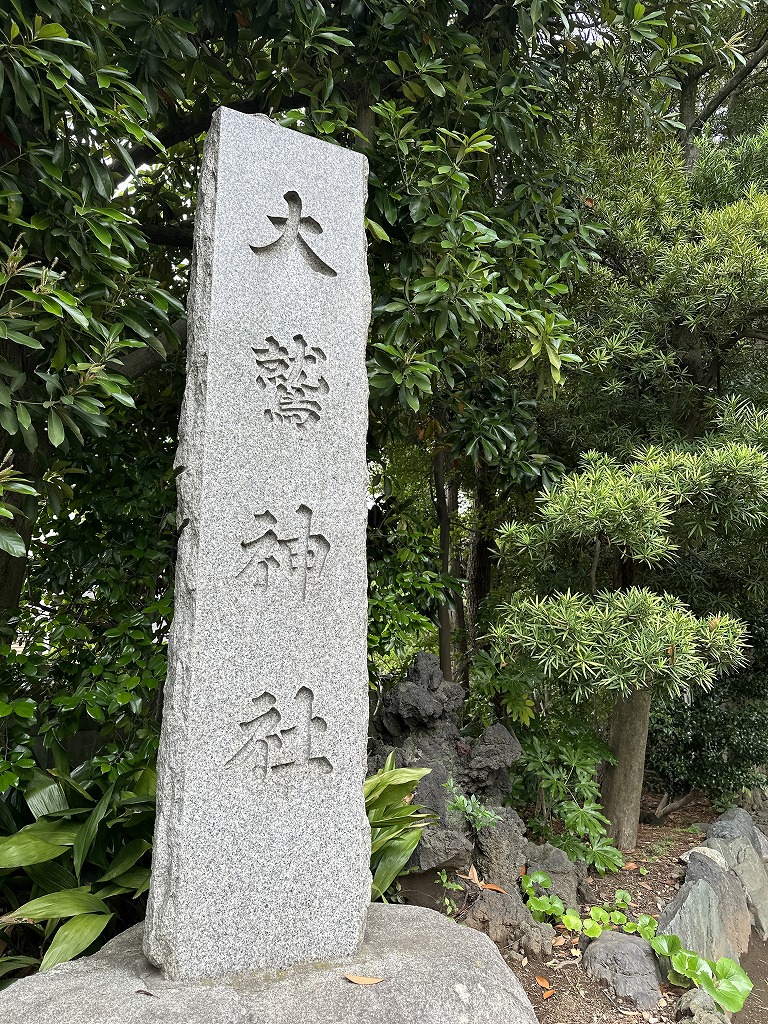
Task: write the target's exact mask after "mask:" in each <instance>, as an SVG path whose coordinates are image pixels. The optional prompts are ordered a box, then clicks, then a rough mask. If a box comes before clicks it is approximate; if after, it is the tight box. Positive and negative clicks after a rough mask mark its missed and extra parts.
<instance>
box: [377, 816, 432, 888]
mask: <svg viewBox="0 0 768 1024" xmlns="http://www.w3.org/2000/svg"><path fill="white" fill-rule="evenodd" d="M420 838H421V830H420V829H414V831H413V832H409V833H406V834H405V835H402V836H399V837H398V838H397V839H393V840H392V842H391V843H389V844H388V845H387V846H385V847H384V850H383V851H382V854H381V857H380V858H379V860H378V862H377V864H376V867H375V869H374V872H373V882H372V884H371V896H372V898H373V899H374V900H377V899H381V897H382V896H383V895H384V893H385V892H386V891H387V889H388V888H389V887H390V885H391V884H392V883H393V882H394V880H395V879H396V878H397V876H398V875H399V874H400V872H401V871H402V870H403V868H404V867H405V865H406V864H407V863H408V861H409V860H410V858H411V854H412V853H413V851H414V850H415V849H416V847H417V846H418V843H419V839H420Z"/></svg>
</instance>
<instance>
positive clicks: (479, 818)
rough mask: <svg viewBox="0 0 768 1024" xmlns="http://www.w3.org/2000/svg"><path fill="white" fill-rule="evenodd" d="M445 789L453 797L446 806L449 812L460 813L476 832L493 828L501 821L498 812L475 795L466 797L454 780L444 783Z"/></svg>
mask: <svg viewBox="0 0 768 1024" xmlns="http://www.w3.org/2000/svg"><path fill="white" fill-rule="evenodd" d="M443 788H444V789H447V790H448V792H449V794H450V796H451V800H450V801H449V803H448V804H447V805H446V807H447V809H448V810H449V811H460V812H461V813H462V814H463V815H464V817H465V818H466V819H467V822H468V823H469V825H470V827H471V828H472V830H473V831H474V832H479V831H480V830H481V829H484V828H492V827H494V826H495V825H498V824H499V822H500V821H501V818H500V817H499V815H498V814H497V813H496V811H492V810H491V809H490V807H486V806H485V804H483V803H482V802H481V801H480V800H478V798H477V796H475V794H474V793H473V794H472V795H471V796H469V797H468V796H465V795H464V794H463V793H462V792H461V791H460V790H459V788H458V786H457V785H456V783H455V782H454V781H453V779H448V781H447V782H444V783H443Z"/></svg>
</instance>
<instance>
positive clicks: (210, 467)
mask: <svg viewBox="0 0 768 1024" xmlns="http://www.w3.org/2000/svg"><path fill="white" fill-rule="evenodd" d="M366 188H367V164H366V161H365V158H364V157H363V156H362V155H361V154H360V153H357V152H352V151H350V150H346V149H344V148H342V147H341V146H336V145H330V144H329V143H326V142H323V141H321V140H319V139H315V138H312V137H310V136H308V135H304V134H300V133H298V132H294V131H290V130H288V129H285V128H280V127H278V126H277V125H276V124H274V123H273V122H271V121H269V120H268V119H267V118H259V117H252V116H249V115H247V114H243V113H239V112H237V111H235V110H227V109H222V110H219V111H218V112H217V113H216V115H215V116H214V119H213V123H212V126H211V130H210V132H209V133H208V139H207V142H206V147H205V158H204V167H203V171H202V177H201V183H200V202H199V207H198V212H197V218H196V228H195V244H194V273H193V277H192V283H191V288H190V310H189V330H188V339H189V340H188V352H187V362H188V374H187V386H186V392H185V398H184V405H183V410H182V418H181V425H180V437H181V444H180V448H179V452H178V456H177V466H178V467H179V468H180V470H181V472H180V473H179V475H178V480H177V483H178V492H179V519H178V521H179V523H184V524H185V525H184V527H183V529H182V530H181V534H180V541H179V550H178V559H177V564H176V606H175V615H174V622H173V637H172V643H171V647H170V650H169V672H168V680H167V683H166V686H165V701H164V703H165V706H164V713H163V725H162V738H161V742H160V755H159V764H158V794H157V797H158V808H157V810H158V814H157V826H156V833H155V845H154V863H153V875H152V888H151V890H150V895H149V905H148V916H147V928H146V934H145V948H146V953H147V956H148V957H149V959H151V960H152V962H153V963H156V964H158V965H163V967H164V968H165V970H166V972H167V974H168V977H170V978H176V979H181V978H195V977H203V976H212V977H215V976H219V975H223V974H227V973H230V972H236V971H243V970H250V969H254V968H260V967H263V968H277V967H286V966H289V965H291V964H295V963H302V962H308V961H311V960H316V959H330V958H337V957H341V956H344V955H347V954H351V953H352V952H353V951H354V950H355V949H356V948H357V946H358V943H359V942H360V939H361V937H362V934H363V928H364V925H365V914H366V911H367V907H368V902H369V900H370V889H369V884H370V874H369V851H370V828H369V826H368V822H367V819H366V815H365V808H364V804H363V793H362V781H363V776H364V772H365V750H366V738H367V736H366V734H367V707H368V686H367V671H366V584H367V579H366V552H365V541H366V520H367V496H368V473H367V467H366V460H365V435H366V430H367V423H368V404H367V395H368V384H367V376H366V370H365V345H366V339H367V333H368V323H369V319H370V286H369V282H368V273H367V269H366V242H365V230H364V225H363V214H364V207H365V197H366ZM320 229H324V230H323V233H322V234H320V233H319V230H320ZM302 232H303V233H302ZM132 1002H135V1000H132ZM148 1002H152V1001H151V1000H148ZM145 1012H149V1013H151V1012H152V1011H145Z"/></svg>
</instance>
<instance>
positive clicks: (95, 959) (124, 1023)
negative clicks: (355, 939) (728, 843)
mask: <svg viewBox="0 0 768 1024" xmlns="http://www.w3.org/2000/svg"><path fill="white" fill-rule="evenodd" d="M233 923H234V924H235V925H236V922H233ZM142 927H143V926H142V925H137V926H136V927H135V928H132V929H131V930H130V931H127V932H124V933H123V934H122V935H120V936H118V938H116V939H113V941H112V942H110V943H108V944H107V945H106V946H105V947H104V948H103V949H102V950H101V952H99V953H98V954H97V955H96V956H92V957H88V958H85V959H82V960H76V961H74V962H73V963H69V964H62V965H60V966H59V967H54V968H53V969H52V970H50V971H48V972H47V973H45V974H37V975H34V976H32V977H30V978H22V979H21V980H20V981H15V982H14V983H13V984H12V985H11V987H10V988H9V989H6V991H5V992H3V996H2V1020H3V1024H537V1022H536V1016H535V1014H534V1012H533V1009H532V1007H531V1004H530V1002H529V1001H528V997H527V996H526V995H525V992H524V991H523V988H522V986H521V984H520V982H519V981H518V980H517V978H516V977H515V975H514V974H513V973H512V971H511V970H510V968H509V967H507V965H506V964H505V963H504V961H503V960H502V958H501V956H500V954H499V952H498V950H497V949H496V947H495V946H494V945H493V943H492V942H491V941H490V940H489V939H488V938H487V937H486V936H485V935H481V934H480V933H479V932H475V931H472V930H471V929H469V928H463V927H462V926H461V925H458V924H455V923H454V922H453V921H450V920H449V919H448V918H445V917H443V916H442V915H440V914H437V913H436V912H435V911H432V910H423V909H422V908H420V907H405V906H388V905H384V904H374V905H373V906H371V908H370V912H369V914H368V925H367V929H366V934H365V941H364V942H363V945H362V946H361V948H360V950H359V951H358V953H357V954H356V955H355V956H354V957H352V958H349V959H348V960H345V961H334V962H331V963H315V964H309V965H306V966H304V967H295V968H292V969H291V970H287V971H277V972H272V973H252V974H240V975H236V976H234V977H232V978H229V979H222V980H219V981H215V982H181V983H179V982H169V981H166V980H165V979H164V978H163V976H162V974H161V973H160V972H159V971H158V970H156V969H155V968H154V967H152V965H151V964H150V963H148V961H147V960H146V959H145V958H144V955H143V953H142V951H141V929H142ZM345 974H351V975H358V976H363V977H375V978H381V979H382V981H381V982H380V983H379V984H377V985H365V986H363V985H355V984H353V983H351V982H349V981H347V980H346V978H345V977H344V976H345Z"/></svg>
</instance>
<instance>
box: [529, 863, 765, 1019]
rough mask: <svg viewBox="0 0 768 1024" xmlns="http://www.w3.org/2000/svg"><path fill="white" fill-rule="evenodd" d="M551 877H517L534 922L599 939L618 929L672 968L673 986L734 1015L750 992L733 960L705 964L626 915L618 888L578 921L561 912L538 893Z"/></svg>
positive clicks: (646, 918)
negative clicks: (699, 992)
mask: <svg viewBox="0 0 768 1024" xmlns="http://www.w3.org/2000/svg"><path fill="white" fill-rule="evenodd" d="M551 887H552V879H551V878H550V877H549V875H548V874H547V873H546V872H544V871H534V872H533V874H531V875H527V874H525V875H522V876H521V878H520V888H521V889H522V891H523V893H524V894H525V896H526V905H527V907H528V909H529V910H530V912H531V914H532V915H533V918H534V920H536V921H547V920H552V921H554V922H555V923H556V924H562V925H564V927H565V928H567V929H568V931H571V932H581V933H583V934H584V935H586V936H587V937H588V938H590V939H598V938H599V937H600V936H601V935H602V933H603V932H604V931H607V930H609V929H621V931H623V932H626V933H627V934H629V935H640V936H641V937H642V938H644V939H645V940H646V941H647V942H649V943H650V944H651V948H652V949H653V951H654V952H655V953H656V955H657V956H659V957H666V958H667V959H668V960H669V961H670V964H671V970H670V972H669V980H670V982H671V983H672V984H673V985H681V986H683V987H686V988H687V987H688V983H689V982H693V984H694V985H696V986H697V987H698V988H701V989H703V990H704V991H705V992H707V993H708V994H709V995H710V996H712V998H713V999H714V1000H715V1002H716V1003H717V1004H718V1006H720V1007H721V1008H722V1009H723V1010H726V1011H727V1012H728V1013H736V1012H738V1011H739V1010H740V1009H741V1008H742V1006H743V1005H744V1002H745V1000H746V998H747V996H748V995H749V993H750V992H751V991H752V982H751V981H750V980H749V977H748V975H747V974H746V972H745V971H744V970H742V968H741V967H739V965H738V964H737V963H735V961H733V960H729V959H728V958H727V957H721V958H720V959H719V960H718V961H717V962H714V961H712V960H707V959H706V958H705V957H703V956H699V954H698V953H693V952H691V950H688V949H683V945H682V942H681V941H680V939H679V938H678V936H677V935H657V934H656V927H657V922H656V919H655V918H654V917H651V916H650V915H649V914H639V915H638V917H637V920H636V921H632V920H631V919H630V918H629V917H628V911H629V907H630V905H631V903H632V894H631V893H629V892H627V891H626V889H617V890H616V893H615V895H614V900H613V903H611V904H606V905H605V906H602V907H597V906H595V907H592V908H591V909H590V911H589V915H588V916H587V917H585V918H582V916H581V914H580V913H579V911H578V910H574V909H573V908H572V907H568V908H564V907H563V901H562V900H561V899H560V897H559V896H548V895H546V894H545V893H541V892H540V890H546V889H551Z"/></svg>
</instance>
